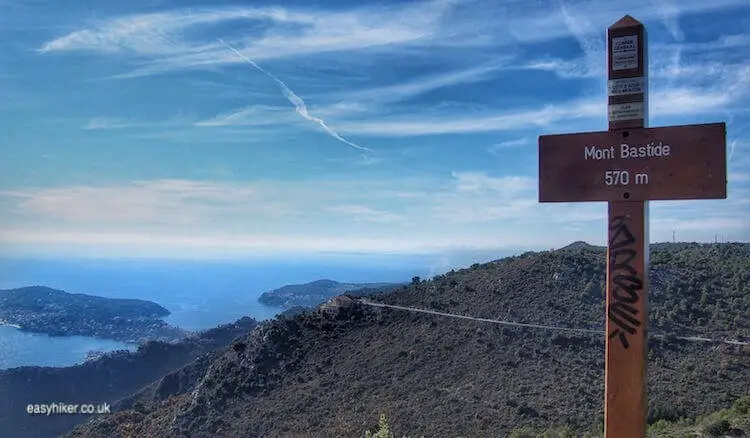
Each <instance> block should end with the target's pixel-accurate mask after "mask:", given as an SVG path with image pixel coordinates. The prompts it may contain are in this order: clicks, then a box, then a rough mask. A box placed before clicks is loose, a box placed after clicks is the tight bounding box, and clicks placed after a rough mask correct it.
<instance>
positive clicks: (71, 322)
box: [0, 286, 188, 343]
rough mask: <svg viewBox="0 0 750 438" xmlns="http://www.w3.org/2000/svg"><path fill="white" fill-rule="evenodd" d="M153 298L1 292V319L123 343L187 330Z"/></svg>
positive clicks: (45, 290)
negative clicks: (172, 320)
mask: <svg viewBox="0 0 750 438" xmlns="http://www.w3.org/2000/svg"><path fill="white" fill-rule="evenodd" d="M169 313H170V312H169V311H168V310H167V309H165V308H164V307H162V306H160V305H158V304H157V303H154V302H152V301H145V300H136V299H124V298H105V297H98V296H94V295H85V294H72V293H68V292H65V291H62V290H57V289H52V288H49V287H43V286H31V287H23V288H18V289H7V290H0V321H4V322H5V323H9V324H13V325H17V326H20V328H21V330H24V331H29V332H36V333H45V334H48V335H50V336H92V337H97V338H105V339H114V340H117V341H122V342H129V343H140V342H142V341H145V340H162V341H175V340H178V339H180V338H183V337H184V336H186V335H187V334H188V333H187V332H186V331H184V330H182V329H179V328H177V327H173V326H171V325H169V324H167V323H166V322H164V321H162V320H161V319H160V318H162V317H165V316H167V315H169Z"/></svg>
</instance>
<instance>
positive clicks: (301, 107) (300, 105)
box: [220, 40, 374, 152]
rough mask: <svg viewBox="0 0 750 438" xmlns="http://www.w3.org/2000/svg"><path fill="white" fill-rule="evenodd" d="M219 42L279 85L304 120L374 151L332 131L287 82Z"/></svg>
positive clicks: (347, 141)
mask: <svg viewBox="0 0 750 438" xmlns="http://www.w3.org/2000/svg"><path fill="white" fill-rule="evenodd" d="M220 42H221V43H222V44H224V45H226V47H227V48H228V49H229V50H231V51H232V52H234V53H235V54H236V55H237V56H239V57H240V58H241V59H242V60H243V61H245V62H247V63H248V64H250V65H251V66H252V67H253V68H255V69H256V70H258V71H259V72H261V73H263V74H264V75H266V76H268V77H269V78H271V79H272V80H273V81H275V82H276V83H277V84H278V85H279V87H281V91H282V92H283V93H284V96H285V97H286V98H287V99H288V100H289V102H291V103H292V104H293V105H294V109H295V111H296V112H297V113H298V114H299V115H301V116H302V117H304V118H305V119H306V120H309V121H311V122H314V123H317V124H318V125H319V126H320V127H321V128H323V130H325V131H326V132H327V133H328V134H329V135H330V136H331V137H333V138H335V139H336V140H338V141H340V142H342V143H344V144H346V145H348V146H351V147H353V148H355V149H359V150H361V151H367V152H374V151H373V150H372V149H370V148H367V147H364V146H360V145H358V144H356V143H352V142H351V141H349V140H347V139H345V138H344V137H342V136H341V135H339V133H338V132H336V131H334V130H333V129H332V128H331V127H330V126H329V125H328V124H327V123H326V121H325V120H323V119H321V118H320V117H315V116H312V115H310V112H309V111H308V109H307V104H306V103H305V101H304V100H303V99H302V98H301V97H299V96H298V95H297V94H296V93H295V92H294V91H292V89H291V88H289V86H287V84H286V83H284V81H282V80H281V79H279V78H278V77H276V76H274V75H273V74H271V73H269V72H268V71H267V70H265V69H263V68H262V67H260V66H259V65H258V64H257V63H255V62H254V61H252V60H251V59H249V58H248V57H246V56H245V55H244V54H242V52H240V51H239V50H237V49H235V48H234V47H232V46H231V45H229V44H226V43H224V41H221V40H220Z"/></svg>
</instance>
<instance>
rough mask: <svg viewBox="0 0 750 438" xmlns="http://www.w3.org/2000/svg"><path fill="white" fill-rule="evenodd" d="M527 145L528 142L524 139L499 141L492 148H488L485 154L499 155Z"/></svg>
mask: <svg viewBox="0 0 750 438" xmlns="http://www.w3.org/2000/svg"><path fill="white" fill-rule="evenodd" d="M527 144H529V141H528V139H526V138H517V139H514V140H507V141H501V142H500V143H495V144H493V145H492V146H490V147H488V148H487V152H489V153H491V154H492V155H500V154H501V153H502V151H504V150H507V149H514V148H518V147H521V146H526V145H527Z"/></svg>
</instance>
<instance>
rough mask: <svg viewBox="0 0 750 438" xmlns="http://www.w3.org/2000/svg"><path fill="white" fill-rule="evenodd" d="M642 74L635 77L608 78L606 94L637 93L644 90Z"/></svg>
mask: <svg viewBox="0 0 750 438" xmlns="http://www.w3.org/2000/svg"><path fill="white" fill-rule="evenodd" d="M645 82H646V81H644V80H643V76H639V77H637V78H623V79H610V80H609V81H608V82H607V95H608V96H622V95H625V94H639V93H643V92H644V88H645Z"/></svg>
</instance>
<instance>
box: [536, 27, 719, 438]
mask: <svg viewBox="0 0 750 438" xmlns="http://www.w3.org/2000/svg"><path fill="white" fill-rule="evenodd" d="M647 47H648V45H647V41H646V30H645V28H644V26H643V24H641V23H639V22H638V21H637V20H635V19H634V18H633V17H631V16H629V15H626V16H625V17H623V18H622V19H620V20H619V21H618V22H617V23H615V24H613V25H612V26H611V27H610V28H609V29H608V30H607V79H608V81H607V103H608V105H607V107H608V120H609V129H608V130H607V131H600V132H579V133H573V134H557V135H541V136H539V202H601V201H606V202H607V203H608V206H609V208H608V216H609V217H608V220H607V223H608V233H607V234H608V241H607V297H606V307H607V319H606V321H607V322H606V330H607V338H606V353H605V354H606V360H605V372H604V374H605V389H604V392H605V396H604V436H605V437H607V438H635V437H639V438H640V437H644V436H645V435H646V416H647V407H648V403H647V400H646V358H647V348H648V343H647V339H648V335H647V334H648V287H649V285H648V255H649V237H648V202H649V201H650V200H678V199H725V198H726V197H727V168H726V165H727V162H726V124H725V123H707V124H699V125H682V126H668V127H659V128H648V127H647V125H648V55H647Z"/></svg>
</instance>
